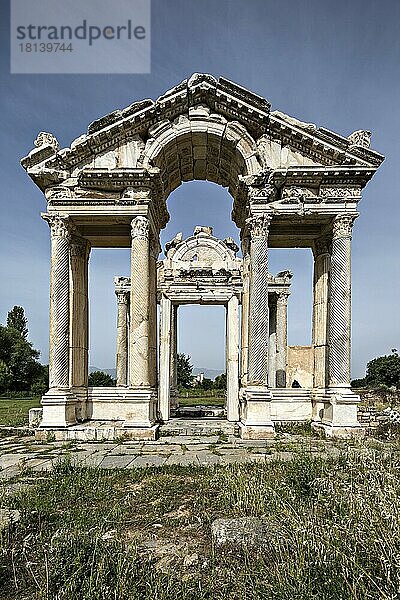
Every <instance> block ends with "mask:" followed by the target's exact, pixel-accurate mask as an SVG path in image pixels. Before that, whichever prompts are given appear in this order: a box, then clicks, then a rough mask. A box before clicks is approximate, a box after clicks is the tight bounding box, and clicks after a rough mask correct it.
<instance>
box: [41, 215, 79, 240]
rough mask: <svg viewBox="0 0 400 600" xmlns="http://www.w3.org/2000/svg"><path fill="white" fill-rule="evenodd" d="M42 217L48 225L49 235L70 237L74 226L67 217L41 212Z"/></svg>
mask: <svg viewBox="0 0 400 600" xmlns="http://www.w3.org/2000/svg"><path fill="white" fill-rule="evenodd" d="M42 218H43V219H44V220H45V221H46V222H47V223H48V225H49V227H50V231H51V237H64V238H67V239H70V237H71V235H72V234H73V232H74V230H75V227H74V225H73V224H72V222H71V220H70V218H69V217H66V216H60V215H48V214H42Z"/></svg>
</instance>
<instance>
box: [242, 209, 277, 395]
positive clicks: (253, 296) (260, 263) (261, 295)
mask: <svg viewBox="0 0 400 600" xmlns="http://www.w3.org/2000/svg"><path fill="white" fill-rule="evenodd" d="M270 222H271V217H270V216H265V215H263V216H259V217H253V218H251V219H250V220H249V226H250V234H251V244H250V264H251V267H250V269H251V275H250V298H249V315H250V322H249V377H248V380H249V384H250V385H257V386H266V385H267V384H268V329H269V328H268V317H269V311H268V230H269V225H270Z"/></svg>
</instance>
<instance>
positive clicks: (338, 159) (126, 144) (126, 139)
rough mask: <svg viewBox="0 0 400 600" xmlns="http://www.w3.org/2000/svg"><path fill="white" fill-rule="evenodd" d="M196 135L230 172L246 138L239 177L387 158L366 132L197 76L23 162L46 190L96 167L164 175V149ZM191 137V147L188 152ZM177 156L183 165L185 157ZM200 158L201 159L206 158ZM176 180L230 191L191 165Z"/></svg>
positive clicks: (49, 140)
mask: <svg viewBox="0 0 400 600" xmlns="http://www.w3.org/2000/svg"><path fill="white" fill-rule="evenodd" d="M185 135H186V138H185ZM196 135H198V138H199V139H198V142H197V143H198V147H199V148H206V151H208V147H207V144H209V146H210V148H211V146H212V149H213V151H218V152H219V153H220V155H219V157H218V164H219V165H220V164H221V163H222V167H224V168H225V171H226V170H227V169H228V170H229V161H231V160H233V159H234V154H232V153H230V152H229V149H230V148H233V149H234V148H235V147H239V145H240V143H241V142H242V141H243V140H244V142H243V143H242V147H241V148H240V157H239V158H240V160H237V161H236V162H237V171H238V173H239V174H241V175H249V174H254V173H256V172H258V171H260V170H263V169H285V168H290V167H295V166H299V167H312V166H327V167H332V166H335V165H338V166H353V167H355V166H360V167H369V168H371V169H373V170H375V169H376V168H377V167H378V166H379V165H380V164H381V162H382V160H383V157H382V156H381V155H380V154H378V153H377V152H374V151H372V150H371V149H370V148H369V143H370V134H369V132H366V131H357V132H354V133H353V134H351V135H350V136H348V137H344V136H341V135H339V134H336V133H333V132H331V131H329V130H327V129H325V128H323V127H317V126H316V125H314V124H312V123H304V122H302V121H299V120H298V119H295V118H293V117H290V116H288V115H286V114H284V113H282V112H280V111H277V110H273V111H271V109H270V104H269V102H268V101H267V100H265V99H264V98H262V97H261V96H259V95H257V94H254V93H253V92H250V91H248V90H246V89H245V88H243V87H241V86H239V85H238V84H236V83H233V82H231V81H229V80H227V79H225V78H223V77H220V78H219V79H218V80H217V79H215V78H214V77H213V76H211V75H207V74H197V73H196V74H194V75H192V76H191V77H190V78H189V79H185V80H184V81H182V82H181V83H180V84H178V85H177V86H176V87H174V88H172V89H171V90H168V91H167V92H166V93H165V94H163V95H162V96H160V97H159V98H158V99H157V100H155V101H153V100H141V101H138V102H134V103H133V104H131V105H129V106H128V107H126V108H124V109H122V110H116V111H113V112H112V113H110V114H108V115H105V116H104V117H102V118H100V119H97V120H95V121H94V122H93V123H91V124H90V125H89V127H88V130H87V133H86V134H84V135H82V136H80V137H79V138H77V139H76V140H74V141H73V142H72V144H71V146H70V147H69V148H63V149H60V148H59V145H58V142H57V140H56V138H55V137H54V136H53V135H52V134H48V133H44V132H42V133H40V134H39V136H38V138H37V139H36V141H35V149H34V150H32V151H31V152H30V153H29V154H28V156H27V157H25V158H24V159H22V161H21V162H22V165H23V166H24V168H25V169H26V170H27V171H28V173H29V174H30V176H31V177H32V179H33V180H34V181H35V182H36V183H37V184H38V185H39V186H40V187H41V188H42V189H46V188H47V187H49V186H51V185H57V184H61V183H62V182H64V181H65V180H68V179H69V178H78V177H79V176H80V174H81V173H83V172H85V171H90V170H96V169H107V170H110V171H113V170H115V169H118V168H130V169H135V168H144V169H146V170H149V169H151V168H152V167H157V168H159V169H160V170H161V171H162V170H163V169H164V170H165V169H166V167H165V165H164V164H163V163H162V161H161V159H159V158H158V157H159V155H160V153H162V152H164V154H167V145H168V144H170V146H171V144H175V145H176V144H177V141H178V140H182V144H181V146H182V147H184V146H185V144H186V148H185V152H189V153H190V152H192V151H193V148H194V147H195V140H194V138H195V137H196ZM174 136H175V137H174ZM201 137H202V139H200V138H201ZM219 138H221V140H222V141H221V142H219V141H218V139H219ZM188 139H190V140H192V147H193V148H192V149H190V148H189V150H188V149H187V140H188ZM210 140H211V141H210ZM223 144H225V145H224V146H223ZM157 145H158V147H157ZM218 145H219V148H217V146H218ZM170 146H168V152H170ZM216 148H217V150H216ZM178 151H179V148H178V149H177V150H176V153H178ZM170 154H171V156H172V152H171V153H170ZM176 155H177V157H178V161H179V160H180V162H182V160H181V159H180V155H178V154H176ZM199 156H200V154H199ZM194 158H195V157H194ZM242 159H243V160H242ZM171 160H173V157H172V158H171ZM199 160H200V162H201V161H202V157H201V156H200V158H199ZM223 161H225V162H226V163H227V164H225V165H224V164H223ZM249 165H250V166H249ZM179 177H181V178H182V180H188V179H190V178H192V179H206V178H209V179H211V180H213V181H217V182H218V183H222V185H230V182H229V180H227V182H225V181H224V177H223V176H222V178H221V177H220V176H218V177H219V179H218V177H216V178H213V176H211V177H208V175H207V170H206V169H201V168H198V169H197V173H196V168H195V163H194V162H193V164H192V165H191V167H190V168H189V171H188V175H187V179H185V176H182V174H180V175H179V176H178V178H179ZM170 187H171V189H173V185H172V184H171V186H170Z"/></svg>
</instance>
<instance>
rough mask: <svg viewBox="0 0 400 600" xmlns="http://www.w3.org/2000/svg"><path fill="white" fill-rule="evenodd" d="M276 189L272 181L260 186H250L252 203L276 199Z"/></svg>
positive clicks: (262, 202)
mask: <svg viewBox="0 0 400 600" xmlns="http://www.w3.org/2000/svg"><path fill="white" fill-rule="evenodd" d="M277 193H278V190H277V189H276V187H275V186H274V185H272V183H266V184H265V185H264V186H263V187H262V188H255V187H251V188H250V198H251V200H250V201H251V203H252V204H264V202H273V201H274V200H275V199H276V196H277Z"/></svg>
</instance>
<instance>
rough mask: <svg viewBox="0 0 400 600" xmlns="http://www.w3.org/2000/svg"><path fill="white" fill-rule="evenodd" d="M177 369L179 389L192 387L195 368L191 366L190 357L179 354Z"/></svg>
mask: <svg viewBox="0 0 400 600" xmlns="http://www.w3.org/2000/svg"><path fill="white" fill-rule="evenodd" d="M176 367H177V379H178V387H183V388H189V387H191V385H192V379H193V366H192V365H191V364H190V356H189V355H187V356H186V355H185V354H178V356H177V364H176Z"/></svg>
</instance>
